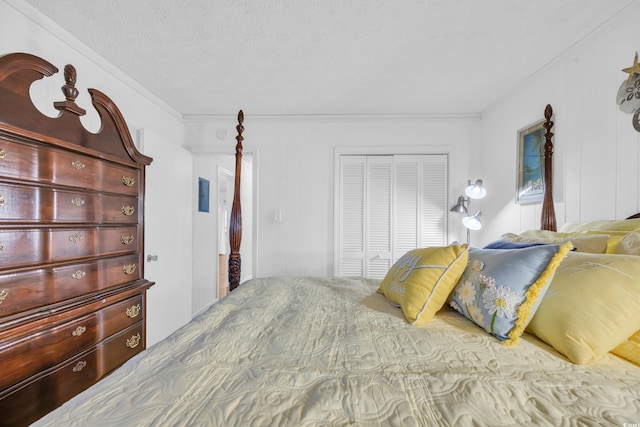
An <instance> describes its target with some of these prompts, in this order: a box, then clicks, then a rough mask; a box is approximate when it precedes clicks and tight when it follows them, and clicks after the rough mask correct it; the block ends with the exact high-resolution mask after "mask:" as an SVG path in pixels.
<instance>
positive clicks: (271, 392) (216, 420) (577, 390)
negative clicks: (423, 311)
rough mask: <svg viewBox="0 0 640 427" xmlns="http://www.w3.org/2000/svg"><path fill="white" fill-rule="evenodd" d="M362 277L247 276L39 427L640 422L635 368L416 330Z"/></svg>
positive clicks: (462, 322)
mask: <svg viewBox="0 0 640 427" xmlns="http://www.w3.org/2000/svg"><path fill="white" fill-rule="evenodd" d="M376 289H377V282H376V281H373V280H367V279H320V278H296V277H291V278H268V279H254V280H252V281H250V282H247V283H245V284H243V285H242V286H240V287H239V288H238V289H236V290H235V291H233V292H232V293H231V294H230V295H229V296H227V297H226V298H225V299H223V300H222V301H220V302H219V303H217V304H216V305H214V306H213V307H212V308H211V309H210V310H208V311H207V312H206V313H204V314H203V315H201V316H199V317H197V318H195V319H194V320H193V321H192V322H190V323H189V324H188V325H186V326H185V327H183V328H182V329H180V330H179V331H177V332H176V333H174V334H173V335H172V336H170V337H169V338H167V339H166V340H164V341H162V342H160V343H158V344H157V345H155V346H153V347H152V348H150V349H148V350H147V351H145V352H143V353H141V354H139V355H138V356H136V357H135V358H133V359H131V360H130V361H128V362H127V363H126V364H125V365H124V366H123V367H121V368H120V369H118V370H117V371H115V372H114V373H113V374H111V375H110V376H109V377H107V378H106V379H104V380H103V381H101V382H100V383H98V384H97V385H95V386H93V387H92V388H90V389H89V390H87V391H85V392H84V393H82V394H80V395H79V396H77V397H76V398H74V399H73V400H71V401H70V402H68V403H67V404H65V405H64V406H63V407H61V408H59V409H58V410H56V411H54V412H53V413H51V414H49V415H48V416H46V417H45V418H43V419H42V420H40V421H39V422H37V423H36V425H40V426H44V425H46V426H56V427H58V426H63V425H64V426H83V427H84V426H127V427H129V426H242V427H245V426H345V425H354V426H402V427H407V426H485V425H486V426H546V425H549V426H573V425H581V426H584V425H588V426H590V425H594V426H602V425H612V426H617V427H623V426H625V423H630V424H631V425H633V423H640V367H637V366H635V365H633V364H631V363H629V362H626V361H623V360H622V359H619V358H616V357H615V356H608V357H607V358H606V359H605V360H602V361H600V362H598V363H596V364H592V365H589V366H578V365H573V364H571V363H569V362H568V361H566V359H564V358H563V357H562V356H560V355H559V354H558V353H556V352H555V351H554V350H553V349H551V348H550V347H548V346H546V345H545V344H543V343H541V342H540V341H538V340H537V339H536V338H535V337H532V336H529V335H526V334H525V337H524V339H523V340H522V341H521V343H520V345H519V346H518V347H516V348H507V347H505V346H503V345H501V344H500V343H499V342H498V341H497V340H496V339H495V338H493V337H491V336H489V335H488V334H486V333H485V332H484V331H483V330H481V329H480V328H478V327H476V326H474V325H473V324H471V323H470V322H468V321H467V320H466V319H464V318H463V317H462V316H460V315H459V314H457V313H455V312H453V311H449V310H448V309H444V310H443V311H441V312H440V313H439V314H438V315H437V316H436V317H435V318H434V319H433V320H431V321H430V322H429V323H428V324H426V325H424V326H422V327H413V326H410V325H409V324H407V322H406V321H405V320H404V318H403V317H402V313H401V312H400V310H399V309H397V308H394V307H392V306H390V305H389V304H388V303H387V301H386V300H385V298H384V297H383V296H382V295H380V294H377V293H376Z"/></svg>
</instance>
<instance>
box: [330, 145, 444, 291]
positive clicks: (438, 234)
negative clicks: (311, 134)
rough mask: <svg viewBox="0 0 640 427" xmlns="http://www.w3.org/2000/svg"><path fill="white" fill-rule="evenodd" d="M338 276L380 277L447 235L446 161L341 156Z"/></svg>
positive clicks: (440, 157) (431, 157)
mask: <svg viewBox="0 0 640 427" xmlns="http://www.w3.org/2000/svg"><path fill="white" fill-rule="evenodd" d="M339 167H340V175H339V179H340V182H339V185H338V191H339V192H340V193H339V206H338V216H337V222H338V235H337V239H338V245H337V250H338V253H337V256H336V264H337V266H336V273H337V275H338V276H359V277H362V276H365V277H371V278H380V279H381V278H383V277H384V275H385V274H386V273H387V271H388V270H389V268H390V267H391V265H392V264H393V263H394V262H395V261H396V260H397V259H399V258H400V257H401V256H402V255H404V254H405V253H406V252H407V251H409V250H411V249H415V248H418V247H424V246H442V245H444V244H445V241H446V235H447V221H446V219H447V174H448V172H447V156H446V155H369V156H353V155H343V156H340V165H339Z"/></svg>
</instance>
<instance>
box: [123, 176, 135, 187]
mask: <svg viewBox="0 0 640 427" xmlns="http://www.w3.org/2000/svg"><path fill="white" fill-rule="evenodd" d="M122 183H123V184H124V185H126V186H127V187H133V184H135V183H136V179H135V178H134V177H132V176H123V177H122Z"/></svg>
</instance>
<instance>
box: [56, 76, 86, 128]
mask: <svg viewBox="0 0 640 427" xmlns="http://www.w3.org/2000/svg"><path fill="white" fill-rule="evenodd" d="M77 78H78V74H77V73H76V69H75V67H74V66H73V65H71V64H67V65H65V67H64V81H65V85H64V86H62V93H63V94H64V98H65V100H64V101H60V102H54V103H53V106H54V107H56V109H58V110H60V111H63V110H64V111H69V112H71V113H73V114H75V115H77V116H84V115H85V114H86V113H87V112H86V110H84V109H83V108H80V107H78V105H77V104H76V98H77V97H78V93H79V92H78V89H76V80H77Z"/></svg>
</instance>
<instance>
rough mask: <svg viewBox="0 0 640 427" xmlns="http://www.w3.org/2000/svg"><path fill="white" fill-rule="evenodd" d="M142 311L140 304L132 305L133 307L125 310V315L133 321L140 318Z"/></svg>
mask: <svg viewBox="0 0 640 427" xmlns="http://www.w3.org/2000/svg"><path fill="white" fill-rule="evenodd" d="M141 309H142V307H141V306H140V304H135V305H132V306H131V307H129V308H127V309H126V310H125V313H126V315H127V317H129V318H131V319H133V318H134V317H138V314H140V310H141Z"/></svg>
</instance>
